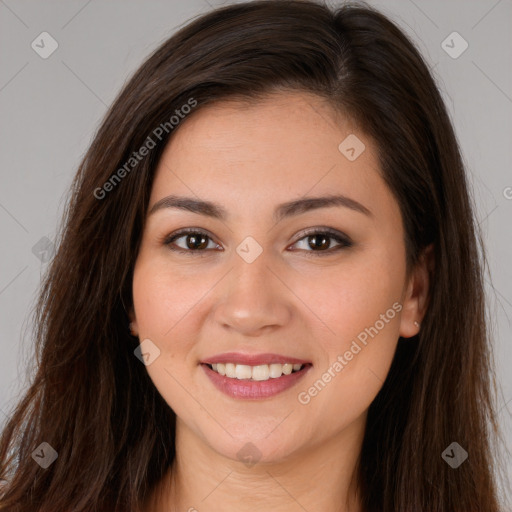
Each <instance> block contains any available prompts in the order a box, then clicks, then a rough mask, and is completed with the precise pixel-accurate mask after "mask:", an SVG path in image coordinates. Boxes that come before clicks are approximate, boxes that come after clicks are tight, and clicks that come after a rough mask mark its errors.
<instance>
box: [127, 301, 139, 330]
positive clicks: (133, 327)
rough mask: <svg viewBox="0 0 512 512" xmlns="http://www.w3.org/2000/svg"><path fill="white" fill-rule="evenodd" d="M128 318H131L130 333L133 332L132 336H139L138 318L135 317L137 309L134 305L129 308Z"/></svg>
mask: <svg viewBox="0 0 512 512" xmlns="http://www.w3.org/2000/svg"><path fill="white" fill-rule="evenodd" d="M128 318H129V320H130V327H129V328H130V333H131V334H132V336H138V335H139V326H138V325H137V320H136V318H135V310H134V309H133V306H132V307H131V308H130V309H129V310H128Z"/></svg>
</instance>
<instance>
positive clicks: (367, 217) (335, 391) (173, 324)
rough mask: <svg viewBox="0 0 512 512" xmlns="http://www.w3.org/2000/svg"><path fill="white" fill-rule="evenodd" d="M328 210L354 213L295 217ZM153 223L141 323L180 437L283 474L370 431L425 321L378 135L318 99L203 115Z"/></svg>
mask: <svg viewBox="0 0 512 512" xmlns="http://www.w3.org/2000/svg"><path fill="white" fill-rule="evenodd" d="M347 137H350V138H349V139H347ZM355 137H357V139H356V138H355ZM358 139H359V142H358ZM344 141H345V142H344ZM361 142H362V143H363V144H364V150H362V149H363V146H362V145H361ZM340 144H341V146H340ZM351 148H353V151H352V149H351ZM361 150H362V152H361ZM170 195H172V196H176V197H177V198H185V197H186V198H191V199H193V200H194V201H200V202H203V201H204V202H211V203H214V204H215V205H216V206H217V209H218V211H217V210H214V209H212V208H206V207H205V206H204V205H203V208H198V207H197V203H196V205H195V206H193V205H192V203H190V202H189V203H184V202H183V203H182V206H183V205H184V204H186V205H188V209H187V208H179V207H177V206H176V204H175V205H174V206H172V205H171V201H167V204H165V202H164V203H162V202H160V201H161V200H162V199H164V198H166V197H168V196H170ZM328 196H331V197H332V196H344V197H345V199H344V200H338V202H337V203H332V204H326V203H322V202H317V203H315V202H311V201H310V202H309V203H304V202H302V203H299V205H295V207H288V208H286V207H283V206H282V205H285V204H287V203H292V202H294V201H304V200H310V199H312V198H322V197H328ZM155 205H157V206H155ZM158 205H159V206H158ZM308 205H309V208H308ZM153 207H155V209H154V211H152V210H153ZM151 211H152V212H151ZM148 212H151V213H149V214H148V216H147V220H146V224H145V227H144V233H143V239H142V244H141V248H140V252H139V254H138V257H137V260H136V265H135V269H134V277H133V298H134V308H133V311H132V313H131V316H132V320H133V327H134V331H135V332H136V333H137V335H138V336H139V339H140V340H141V342H143V344H144V345H143V346H145V347H146V350H147V351H148V353H149V354H150V356H149V359H148V364H147V366H146V369H147V371H148V373H149V375H150V377H151V379H152V381H153V382H154V384H155V386H156V388H157V389H158V391H159V392H160V394H161V395H162V397H163V398H164V399H165V401H166V402H167V403H168V404H169V406H170V407H171V408H172V409H173V410H174V411H175V413H176V415H177V418H178V429H182V430H183V431H187V432H188V433H189V434H190V435H192V436H194V438H195V439H197V440H198V441H200V443H202V444H203V445H204V446H205V447H208V449H211V450H213V451H215V452H217V453H219V454H222V455H224V456H226V457H229V458H232V459H233V460H235V459H237V458H238V459H239V458H240V450H241V449H242V448H244V447H245V448H244V449H245V450H249V451H250V450H254V451H255V452H256V451H257V457H258V458H260V459H261V460H262V461H277V460H281V459H284V458H285V457H290V456H292V455H293V454H297V453H300V452H301V451H303V450H308V449H311V448H313V447H314V446H315V445H318V444H319V443H327V442H329V441H330V440H332V439H335V438H337V437H338V436H340V435H342V434H343V432H347V431H348V430H349V429H350V428H351V426H353V425H355V424H360V423H361V421H362V420H363V419H364V418H365V417H366V412H367V409H368V407H369V405H370V404H371V402H372V400H373V399H374V398H375V396H376V394H377V393H378V391H379V389H380V388H381V387H382V384H383V382H384V380H385V378H386V375H387V372H388V370H389V367H390V364H391V361H392V358H393V354H394V351H395V348H396V344H397V340H398V337H399V336H400V335H402V336H406V337H407V336H411V335H412V334H414V332H412V331H411V329H414V327H413V326H412V327H411V324H412V321H413V320H415V319H418V320H421V319H420V318H414V319H413V318H412V315H413V314H414V313H415V306H414V304H415V302H414V299H413V298H412V295H411V293H410V292H411V290H412V286H411V283H410V282H407V281H406V274H405V271H406V268H405V261H406V260H405V245H404V232H403V225H402V221H401V215H400V210H399V206H398V203H397V202H396V200H395V199H394V197H393V195H392V193H391V191H390V190H389V189H388V188H387V186H386V184H385V183H384V181H383V179H382V178H381V176H380V171H379V164H378V161H377V156H376V147H375V146H374V143H373V142H372V141H371V140H370V139H369V138H368V137H367V136H366V135H365V134H364V133H362V132H361V131H360V130H359V129H358V128H357V127H356V126H354V125H353V124H351V123H350V122H349V121H348V120H347V119H343V118H341V119H340V117H339V116H336V117H335V115H334V113H333V112H332V111H331V110H330V108H329V107H328V106H327V105H326V104H325V103H324V102H323V101H322V100H321V99H319V98H317V97H315V96H313V95H308V94H306V93H287V94H284V93H281V94H280V95H274V96H269V97H268V99H266V100H264V101H261V102H259V103H257V104H254V105H252V106H247V105H243V104H240V103H236V102H224V103H218V104H216V105H215V106H209V107H205V108H203V109H201V110H199V111H197V112H196V113H195V114H194V115H193V116H190V117H189V118H188V119H186V121H184V122H183V124H182V126H180V129H179V130H178V131H177V132H176V134H175V135H174V138H173V139H172V140H171V141H170V142H169V144H168V146H167V147H166V149H165V152H164V154H163V156H162V158H161V161H160V163H159V166H158V168H157V170H156V175H155V180H154V184H153V188H152V191H151V198H150V205H149V209H148ZM212 213H217V214H219V215H218V216H216V215H212ZM221 213H222V216H221V215H220V214H221ZM183 229H189V230H190V232H189V233H183V232H182V230H183ZM144 340H146V341H144ZM147 340H149V341H147ZM143 351H144V350H143ZM226 354H227V355H226ZM215 361H216V362H217V363H219V362H220V363H221V364H219V365H217V366H216V368H217V371H216V372H215V371H214V369H213V368H215V367H214V366H213V364H214V363H215ZM237 362H238V363H240V364H239V365H238V366H233V365H234V363H237ZM206 363H210V364H211V365H212V368H210V366H208V365H207V364H206ZM222 363H224V366H223V364H222ZM278 363H281V364H282V366H280V365H279V364H278ZM289 363H290V364H291V363H294V364H295V365H296V366H295V369H294V367H293V366H290V364H289ZM297 365H299V366H297ZM300 365H302V366H300ZM298 368H301V369H299V370H297V369H298ZM290 369H291V370H292V373H291V374H290V375H286V374H287V373H289V371H290ZM223 372H227V373H228V376H226V375H224V376H222V375H221V373H223ZM231 372H234V373H233V374H231ZM283 372H284V375H282V374H283ZM229 375H233V376H229ZM279 375H282V376H279ZM260 379H261V380H260ZM249 442H250V443H252V445H250V446H251V447H250V448H248V446H249V445H246V443H249ZM254 447H256V448H254ZM242 453H243V452H242Z"/></svg>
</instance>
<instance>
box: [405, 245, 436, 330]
mask: <svg viewBox="0 0 512 512" xmlns="http://www.w3.org/2000/svg"><path fill="white" fill-rule="evenodd" d="M433 248H434V247H433V244H430V245H429V246H427V247H426V249H425V250H424V251H423V253H422V254H421V256H420V258H419V259H418V263H417V264H416V267H415V269H414V272H413V273H412V275H411V278H410V281H409V283H408V286H407V292H406V296H405V299H404V302H403V309H402V315H401V319H400V330H399V334H400V336H401V337H402V338H411V337H412V336H416V335H417V334H418V333H419V331H420V327H421V321H422V319H423V317H424V316H425V312H426V310H427V307H428V302H429V295H430V294H429V291H430V282H431V275H432V272H433V270H434V251H433Z"/></svg>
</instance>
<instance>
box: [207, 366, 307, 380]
mask: <svg viewBox="0 0 512 512" xmlns="http://www.w3.org/2000/svg"><path fill="white" fill-rule="evenodd" d="M203 364H205V363H203ZM205 366H208V367H209V368H210V369H211V370H213V371H214V372H216V373H217V374H219V375H222V376H223V377H227V378H230V379H235V380H243V381H250V382H251V381H259V382H261V381H267V380H271V379H278V378H280V377H282V376H283V375H291V374H292V373H298V372H300V371H302V370H304V369H305V367H307V366H311V364H310V363H306V364H297V363H295V364H294V363H284V364H280V363H273V364H261V365H255V366H251V365H246V364H235V363H214V364H205Z"/></svg>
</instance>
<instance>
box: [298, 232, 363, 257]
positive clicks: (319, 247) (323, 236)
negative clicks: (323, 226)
mask: <svg viewBox="0 0 512 512" xmlns="http://www.w3.org/2000/svg"><path fill="white" fill-rule="evenodd" d="M333 240H334V241H335V242H336V243H337V245H335V246H334V247H333V246H332V245H331V244H332V241H333ZM303 241H306V243H305V244H304V246H303V247H302V248H300V247H299V250H302V251H305V252H309V253H312V252H313V253H317V254H318V255H319V256H323V255H324V254H332V253H333V252H335V251H338V250H340V249H343V248H348V247H352V245H353V243H352V241H351V240H350V239H349V238H348V237H347V236H345V235H343V234H342V233H340V232H338V231H330V230H327V231H325V230H324V231H320V230H317V231H313V232H310V233H308V234H306V236H304V237H302V238H301V239H300V240H298V241H297V242H295V244H294V245H297V244H299V243H301V242H303Z"/></svg>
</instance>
